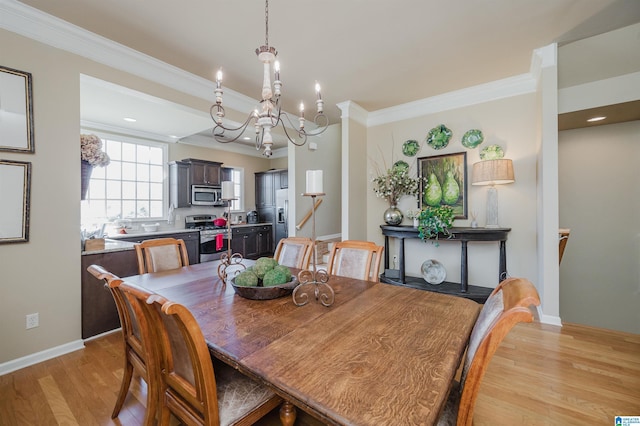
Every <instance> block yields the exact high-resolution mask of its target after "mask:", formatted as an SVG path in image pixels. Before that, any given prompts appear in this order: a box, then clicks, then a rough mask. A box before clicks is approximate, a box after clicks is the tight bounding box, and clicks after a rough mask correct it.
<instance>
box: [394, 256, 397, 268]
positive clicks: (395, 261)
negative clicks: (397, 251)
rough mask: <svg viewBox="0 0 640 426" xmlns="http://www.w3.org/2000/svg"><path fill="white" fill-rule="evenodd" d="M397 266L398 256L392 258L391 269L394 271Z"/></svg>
mask: <svg viewBox="0 0 640 426" xmlns="http://www.w3.org/2000/svg"><path fill="white" fill-rule="evenodd" d="M397 265H398V256H395V255H394V256H393V267H394V269H395V268H396V266H397Z"/></svg>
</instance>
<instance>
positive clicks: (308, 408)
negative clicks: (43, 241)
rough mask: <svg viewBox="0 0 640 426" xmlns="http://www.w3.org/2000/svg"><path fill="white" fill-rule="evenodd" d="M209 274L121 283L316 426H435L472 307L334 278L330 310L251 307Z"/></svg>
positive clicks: (278, 302)
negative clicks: (142, 291) (194, 330)
mask: <svg viewBox="0 0 640 426" xmlns="http://www.w3.org/2000/svg"><path fill="white" fill-rule="evenodd" d="M218 264H219V262H205V263H199V264H194V265H190V266H185V267H183V268H180V269H174V270H170V271H164V272H156V273H149V274H143V275H135V276H130V277H125V278H123V279H124V281H125V282H129V283H133V284H136V285H138V286H141V287H144V288H146V289H147V290H150V291H153V292H155V293H158V294H160V295H162V296H164V297H166V298H167V299H169V300H172V301H174V302H177V303H180V304H182V305H184V306H186V307H187V308H188V309H189V310H190V311H191V312H192V313H193V315H194V317H195V318H196V320H197V322H198V324H199V325H200V328H201V329H202V332H203V335H204V337H205V339H206V341H207V344H208V346H209V350H210V352H211V354H212V356H213V357H215V358H217V359H219V360H221V361H223V362H225V363H227V364H229V365H230V366H232V367H233V368H236V369H237V370H239V371H240V372H242V373H243V374H245V375H247V376H249V377H251V378H253V379H254V380H256V381H258V382H260V383H263V384H265V385H266V386H268V387H269V388H270V389H272V390H273V391H274V392H275V393H276V394H278V395H280V396H281V397H282V398H283V399H284V400H285V401H286V403H287V404H291V405H293V406H294V407H297V408H298V409H301V410H303V411H305V412H307V413H308V414H310V415H312V416H314V417H315V418H317V419H318V420H320V421H321V422H323V423H325V424H331V425H375V426H382V425H394V426H396V425H431V424H435V423H437V420H438V418H439V416H440V413H441V411H442V410H443V407H444V405H445V402H446V400H447V396H448V393H449V391H450V389H451V386H452V384H453V382H454V378H455V375H456V372H457V369H458V367H459V365H460V362H461V360H462V357H463V355H464V352H465V349H466V346H467V343H468V340H469V336H470V334H471V331H472V329H473V326H474V324H475V321H476V319H477V316H478V313H479V311H480V308H481V305H479V304H478V303H476V302H474V301H472V300H468V299H465V298H461V297H455V296H451V295H446V294H440V293H435V292H429V291H424V290H418V289H413V288H408V287H403V286H397V285H391V284H385V283H378V282H370V281H363V280H359V279H353V278H346V277H340V276H335V275H332V276H330V277H329V281H328V282H327V284H328V285H330V286H331V288H332V289H333V291H334V294H335V300H334V302H333V304H331V305H330V306H324V305H323V304H321V303H319V301H317V300H314V298H313V297H312V298H311V299H310V300H309V302H308V303H307V304H305V305H303V306H298V305H296V304H295V303H294V302H293V299H292V296H291V295H286V296H284V297H279V298H275V299H270V300H252V299H247V298H244V297H241V296H240V295H238V294H236V292H235V290H234V287H233V285H231V283H228V284H225V282H224V281H223V280H221V279H220V278H219V277H218V273H217V267H218ZM297 272H299V271H298V270H295V269H292V274H293V275H294V276H295V274H296V273H297ZM307 285H309V284H307ZM311 285H313V284H311ZM293 411H294V413H295V409H294V410H293ZM294 416H295V414H294Z"/></svg>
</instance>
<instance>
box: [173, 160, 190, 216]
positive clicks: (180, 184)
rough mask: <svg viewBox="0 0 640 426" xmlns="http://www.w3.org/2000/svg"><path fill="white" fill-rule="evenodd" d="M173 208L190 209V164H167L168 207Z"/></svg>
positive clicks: (178, 162)
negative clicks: (171, 206)
mask: <svg viewBox="0 0 640 426" xmlns="http://www.w3.org/2000/svg"><path fill="white" fill-rule="evenodd" d="M172 204H173V207H175V208H181V207H191V169H190V163H186V162H184V161H172V162H170V163H169V205H172Z"/></svg>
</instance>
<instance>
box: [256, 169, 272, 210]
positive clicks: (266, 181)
mask: <svg viewBox="0 0 640 426" xmlns="http://www.w3.org/2000/svg"><path fill="white" fill-rule="evenodd" d="M275 175H276V174H275V173H273V172H271V171H268V172H259V173H256V208H260V207H275V205H276V195H275V186H274V182H275Z"/></svg>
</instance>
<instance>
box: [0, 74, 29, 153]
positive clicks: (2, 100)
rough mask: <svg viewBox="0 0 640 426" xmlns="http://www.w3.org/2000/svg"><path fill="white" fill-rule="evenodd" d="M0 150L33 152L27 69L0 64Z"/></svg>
mask: <svg viewBox="0 0 640 426" xmlns="http://www.w3.org/2000/svg"><path fill="white" fill-rule="evenodd" d="M0 151H11V152H24V153H33V152H35V146H34V138H33V99H32V85H31V73H28V72H24V71H18V70H14V69H12V68H7V67H3V66H0Z"/></svg>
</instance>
